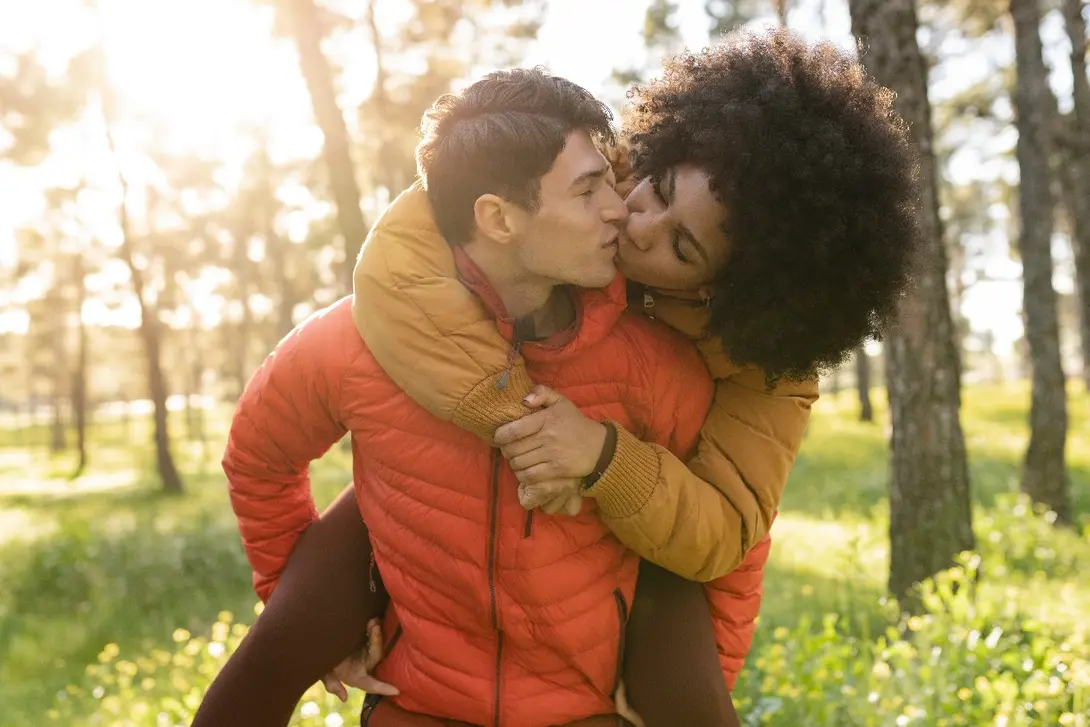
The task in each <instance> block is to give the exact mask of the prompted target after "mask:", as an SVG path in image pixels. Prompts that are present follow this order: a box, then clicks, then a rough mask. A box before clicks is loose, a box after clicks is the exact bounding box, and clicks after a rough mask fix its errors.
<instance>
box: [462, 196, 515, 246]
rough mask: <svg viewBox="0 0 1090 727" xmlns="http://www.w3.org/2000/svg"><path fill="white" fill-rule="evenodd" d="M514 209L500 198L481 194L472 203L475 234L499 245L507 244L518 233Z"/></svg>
mask: <svg viewBox="0 0 1090 727" xmlns="http://www.w3.org/2000/svg"><path fill="white" fill-rule="evenodd" d="M514 213H515V207H514V205H512V204H511V203H510V202H508V201H507V200H505V199H503V198H502V197H498V196H497V195H494V194H482V195H481V196H480V197H478V198H477V201H476V202H474V203H473V221H474V222H475V223H476V225H477V232H479V233H480V234H481V235H483V236H484V237H487V238H488V239H490V240H492V241H493V242H498V243H500V244H501V245H506V244H509V243H510V242H511V241H512V240H514V238H515V236H516V235H517V233H518V220H517V219H515V214H514Z"/></svg>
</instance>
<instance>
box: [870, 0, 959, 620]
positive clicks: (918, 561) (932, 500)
mask: <svg viewBox="0 0 1090 727" xmlns="http://www.w3.org/2000/svg"><path fill="white" fill-rule="evenodd" d="M849 8H850V11H851V19H852V32H853V34H854V35H856V36H857V37H860V38H862V39H864V41H865V42H867V43H868V44H869V50H868V51H867V52H866V53H865V54H864V55H863V58H862V60H863V63H864V65H865V66H866V68H867V70H868V71H869V72H870V73H871V74H872V75H873V76H874V77H875V78H876V79H877V80H878V81H879V83H882V84H884V85H886V86H888V87H889V88H891V89H892V90H893V91H894V92H896V94H897V97H896V101H895V107H896V109H897V111H898V112H899V113H900V114H901V116H902V117H903V118H904V119H905V120H906V121H907V122H908V124H909V128H910V134H911V138H912V140H913V141H914V142H915V144H916V146H917V147H918V149H919V154H920V198H921V209H920V214H919V220H920V234H921V236H922V237H921V247H922V254H921V259H920V260H919V261H918V269H917V286H916V289H915V290H914V291H913V292H912V294H911V295H910V296H908V297H907V298H906V299H905V301H904V302H903V303H902V306H901V310H900V320H899V323H898V325H897V326H896V327H895V329H894V330H893V331H892V332H891V333H890V335H889V336H888V338H887V340H886V346H885V350H886V365H887V375H886V388H887V391H888V396H889V410H890V418H891V423H892V435H891V439H890V449H891V456H890V575H889V587H890V590H891V592H892V593H893V594H894V595H896V596H898V597H900V598H902V599H904V600H903V601H902V603H903V604H904V605H905V606H906V607H907V608H910V609H912V608H915V607H916V606H917V601H916V599H915V597H914V596H913V593H912V591H913V586H914V585H915V584H916V583H918V582H920V581H922V580H924V579H925V578H928V577H929V576H931V575H934V574H935V573H937V572H938V571H941V570H943V569H945V568H947V567H949V566H950V565H951V564H952V563H953V562H954V559H955V557H956V556H957V555H958V554H959V553H960V552H961V551H964V550H970V549H972V548H973V547H975V540H974V537H973V528H972V505H971V501H970V492H969V468H968V463H967V459H966V453H965V438H964V435H963V434H962V429H961V420H960V418H959V416H960V407H961V382H960V362H959V360H958V354H957V346H956V344H955V341H954V326H953V319H952V316H951V312H950V298H949V292H948V291H947V288H946V271H947V262H946V247H945V245H944V244H943V228H942V222H941V220H940V218H939V194H938V183H939V182H938V173H937V166H936V161H935V152H934V143H933V135H932V128H931V103H930V101H929V99H928V96H927V89H928V85H927V64H926V62H925V60H924V57H923V55H922V53H921V52H920V48H919V45H918V43H917V41H916V31H917V27H918V22H917V18H916V8H915V5H914V2H913V0H849Z"/></svg>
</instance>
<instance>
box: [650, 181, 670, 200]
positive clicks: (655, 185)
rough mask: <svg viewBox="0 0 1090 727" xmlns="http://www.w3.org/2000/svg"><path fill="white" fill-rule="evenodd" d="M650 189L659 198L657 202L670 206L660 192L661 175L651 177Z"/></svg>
mask: <svg viewBox="0 0 1090 727" xmlns="http://www.w3.org/2000/svg"><path fill="white" fill-rule="evenodd" d="M651 189H653V190H654V191H655V196H656V197H658V198H659V202H662V203H663V204H664V205H666V206H667V207H669V206H670V203H669V202H667V201H666V196H665V195H664V194H663V193H662V177H658V176H655V177H651Z"/></svg>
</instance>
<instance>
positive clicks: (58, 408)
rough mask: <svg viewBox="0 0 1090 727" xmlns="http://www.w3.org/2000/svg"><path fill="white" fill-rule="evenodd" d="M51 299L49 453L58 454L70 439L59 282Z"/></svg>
mask: <svg viewBox="0 0 1090 727" xmlns="http://www.w3.org/2000/svg"><path fill="white" fill-rule="evenodd" d="M51 297H53V306H54V307H53V310H54V315H55V316H56V318H55V319H54V321H53V328H52V331H51V333H52V338H53V340H52V341H51V342H50V345H51V346H52V348H53V371H52V374H53V377H52V378H53V382H52V384H53V386H52V400H53V401H52V406H53V421H52V422H51V423H50V427H49V430H50V436H49V451H50V452H52V453H53V454H57V453H59V452H63V451H64V450H66V449H68V437H67V436H66V433H65V425H64V399H65V389H66V388H67V384H68V378H69V371H68V351H67V350H65V338H67V336H65V334H66V333H67V332H68V323H67V321H66V320H65V318H66V315H65V313H66V312H67V306H65V305H64V296H62V295H61V290H60V282H59V281H58V282H56V283H54V288H53V293H52V294H51Z"/></svg>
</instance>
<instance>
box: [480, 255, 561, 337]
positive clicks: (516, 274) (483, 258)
mask: <svg viewBox="0 0 1090 727" xmlns="http://www.w3.org/2000/svg"><path fill="white" fill-rule="evenodd" d="M463 250H464V251H465V253H466V255H468V256H469V258H470V259H471V260H472V261H473V263H474V264H475V265H476V266H477V267H478V268H480V270H481V272H482V273H484V275H485V277H486V278H488V282H489V284H491V286H492V289H493V290H494V291H495V292H496V295H497V296H499V299H500V300H501V301H502V302H503V307H504V309H505V310H506V311H507V315H508V317H510V318H514V319H519V318H529V319H530V320H531V321H532V322H533V330H534V334H535V337H536V338H547V337H549V336H551V335H553V334H555V333H559V332H560V331H562V330H564V329H565V328H567V327H568V326H570V325H571V324H572V322H574V320H575V307H574V305H573V301H572V297H571V293H570V291H569V290H568V288H567V286H558V285H556V284H555V283H552V282H548V281H544V280H542V279H541V278H539V277H537V276H534V275H530V274H527V273H526V271H525V270H523V269H522V268H521V266H519V265H517V264H516V263H514V261H512V260H511V259H509V258H507V257H506V256H505V255H503V254H502V252H498V251H496V250H495V249H494V248H491V247H490V246H487V245H477V244H474V243H469V244H468V245H466V246H465V247H464V248H463Z"/></svg>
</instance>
